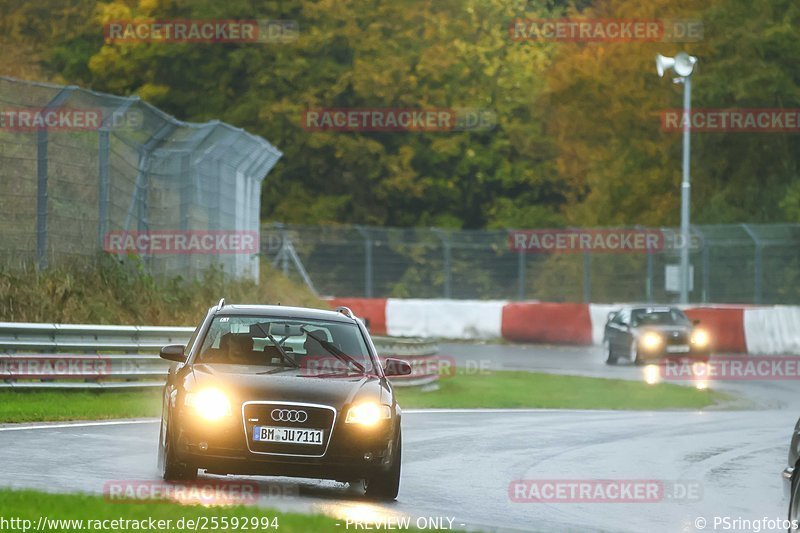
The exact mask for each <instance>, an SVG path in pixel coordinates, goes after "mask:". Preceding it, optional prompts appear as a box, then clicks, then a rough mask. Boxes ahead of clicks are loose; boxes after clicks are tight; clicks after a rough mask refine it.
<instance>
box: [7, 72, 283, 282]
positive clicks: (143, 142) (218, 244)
mask: <svg viewBox="0 0 800 533" xmlns="http://www.w3.org/2000/svg"><path fill="white" fill-rule="evenodd" d="M280 156H281V153H280V152H279V151H278V150H277V149H276V148H275V147H273V146H272V145H270V144H269V143H268V142H267V141H265V140H264V139H262V138H260V137H257V136H254V135H250V134H248V133H246V132H245V131H243V130H240V129H237V128H234V127H231V126H229V125H227V124H224V123H221V122H218V121H212V122H208V123H204V124H189V123H185V122H181V121H179V120H177V119H175V118H173V117H171V116H169V115H167V114H165V113H163V112H162V111H160V110H158V109H156V108H154V107H153V106H151V105H149V104H146V103H144V102H142V101H140V100H139V99H138V98H135V97H134V98H123V97H117V96H112V95H108V94H102V93H96V92H92V91H88V90H85V89H81V88H78V87H62V86H57V85H49V84H43V83H32V82H23V81H19V80H14V79H10V78H5V77H0V264H1V265H7V266H11V267H16V266H20V265H30V264H35V265H36V266H37V267H39V268H44V267H47V266H48V265H53V266H57V265H62V264H65V263H68V262H73V261H75V260H79V261H80V260H86V259H91V258H94V257H96V256H97V254H98V252H99V251H101V250H105V251H106V252H111V253H113V254H116V255H118V256H120V257H122V256H126V255H127V254H128V253H130V252H136V254H137V255H138V256H139V257H141V258H142V260H143V263H144V264H145V266H146V268H147V269H148V271H150V272H151V273H153V274H154V275H164V276H176V275H181V276H184V277H197V275H198V274H199V273H201V272H202V271H204V270H205V269H207V268H208V267H209V266H210V265H212V264H213V265H216V266H217V267H219V268H222V269H223V270H224V271H225V272H228V273H230V274H233V275H235V276H237V277H243V276H250V277H255V276H256V275H257V273H258V254H257V246H256V245H257V242H258V239H257V234H258V230H259V210H260V204H259V199H260V191H261V181H262V180H263V179H264V177H265V176H266V174H267V173H268V172H269V171H270V169H271V168H272V167H273V166H274V165H275V163H276V162H277V160H278V159H279V158H280ZM253 238H254V239H255V243H254V245H253V246H250V247H248V246H247V244H249V243H248V239H253ZM248 252H249V253H248Z"/></svg>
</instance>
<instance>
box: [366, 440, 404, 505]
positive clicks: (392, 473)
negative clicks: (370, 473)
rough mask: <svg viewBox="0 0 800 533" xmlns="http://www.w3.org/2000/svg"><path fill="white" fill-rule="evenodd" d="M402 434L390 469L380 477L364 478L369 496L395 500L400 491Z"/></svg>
mask: <svg viewBox="0 0 800 533" xmlns="http://www.w3.org/2000/svg"><path fill="white" fill-rule="evenodd" d="M402 448H403V438H402V435H398V436H397V449H396V450H395V453H394V454H393V456H392V464H391V466H390V467H389V471H388V472H386V473H384V474H382V475H381V476H379V477H374V478H371V479H367V480H364V485H365V489H366V490H365V493H366V496H367V498H371V499H375V500H394V499H396V498H397V494H398V493H399V492H400V458H401V456H402V452H403V449H402Z"/></svg>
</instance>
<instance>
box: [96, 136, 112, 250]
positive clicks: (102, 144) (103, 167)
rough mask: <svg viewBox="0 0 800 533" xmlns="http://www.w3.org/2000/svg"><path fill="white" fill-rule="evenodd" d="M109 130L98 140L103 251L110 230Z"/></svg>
mask: <svg viewBox="0 0 800 533" xmlns="http://www.w3.org/2000/svg"><path fill="white" fill-rule="evenodd" d="M108 152H109V134H108V128H106V127H105V126H103V127H102V128H100V133H99V135H98V139H97V159H98V166H99V168H98V176H97V177H98V184H97V187H98V190H97V241H98V244H99V248H100V249H101V250H102V249H103V244H104V241H105V235H106V231H107V230H108Z"/></svg>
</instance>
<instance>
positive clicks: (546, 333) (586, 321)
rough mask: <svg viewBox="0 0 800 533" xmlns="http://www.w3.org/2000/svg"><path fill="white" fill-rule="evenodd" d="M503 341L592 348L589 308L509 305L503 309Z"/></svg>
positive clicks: (536, 304)
mask: <svg viewBox="0 0 800 533" xmlns="http://www.w3.org/2000/svg"><path fill="white" fill-rule="evenodd" d="M502 333H503V338H504V339H507V340H510V341H514V342H541V343H547V344H592V321H591V318H590V316H589V306H588V305H586V304H576V303H545V302H535V303H524V302H523V303H512V304H508V305H506V306H505V307H504V308H503V325H502Z"/></svg>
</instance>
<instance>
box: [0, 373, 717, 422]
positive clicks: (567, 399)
mask: <svg viewBox="0 0 800 533" xmlns="http://www.w3.org/2000/svg"><path fill="white" fill-rule="evenodd" d="M395 390H396V391H397V396H398V399H399V402H400V405H402V406H403V407H405V408H425V407H433V408H479V407H483V408H515V407H516V408H524V407H528V408H550V409H637V410H638V409H642V410H649V409H699V408H703V407H708V406H711V405H715V404H718V403H721V402H724V401H728V400H730V396H728V395H727V394H724V393H721V392H717V391H712V390H696V389H694V388H691V387H684V386H681V385H673V384H669V383H662V384H659V385H647V384H645V383H641V382H637V381H627V380H621V379H603V378H587V377H578V376H562V375H556V374H537V373H531V372H511V371H501V372H492V373H490V374H478V375H455V376H453V377H448V378H443V379H441V380H440V382H439V389H438V390H435V391H423V390H422V389H420V388H418V387H413V388H399V387H398V388H397V389H395ZM160 414H161V391H160V389H159V390H141V391H111V390H109V391H90V392H83V391H52V390H49V391H1V392H0V422H6V423H10V422H36V421H44V420H54V421H57V420H102V419H110V418H144V417H158V416H160Z"/></svg>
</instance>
